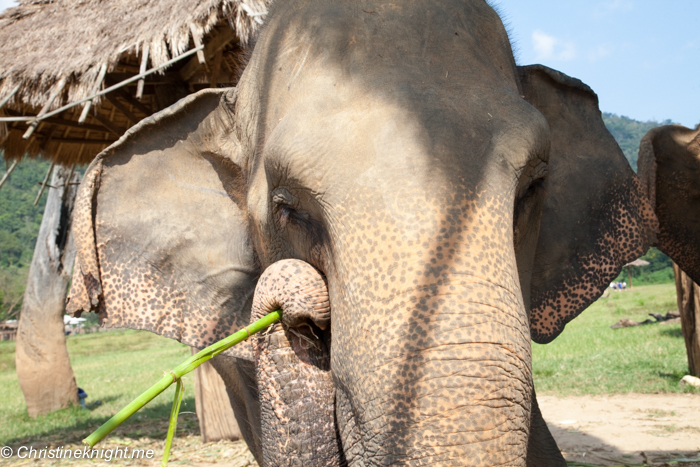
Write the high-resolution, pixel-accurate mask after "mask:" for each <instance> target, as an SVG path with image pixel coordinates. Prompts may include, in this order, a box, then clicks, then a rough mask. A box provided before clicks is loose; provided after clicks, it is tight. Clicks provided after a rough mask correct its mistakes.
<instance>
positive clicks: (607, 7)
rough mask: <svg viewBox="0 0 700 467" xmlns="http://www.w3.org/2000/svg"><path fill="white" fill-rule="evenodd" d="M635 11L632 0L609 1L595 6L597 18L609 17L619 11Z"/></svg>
mask: <svg viewBox="0 0 700 467" xmlns="http://www.w3.org/2000/svg"><path fill="white" fill-rule="evenodd" d="M633 9H634V2H633V1H632V0H607V1H605V2H601V3H599V4H597V5H596V6H595V9H594V14H595V15H596V16H608V15H610V14H612V13H615V12H618V11H631V10H633Z"/></svg>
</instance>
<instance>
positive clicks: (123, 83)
mask: <svg viewBox="0 0 700 467" xmlns="http://www.w3.org/2000/svg"><path fill="white" fill-rule="evenodd" d="M202 49H204V46H201V47H197V48H195V49H192V50H188V51H187V52H185V53H184V54H182V55H178V56H177V57H175V58H172V59H170V60H168V61H167V62H165V63H162V64H160V65H158V66H157V67H154V68H151V69H150V70H148V71H146V72H145V73H140V74H138V75H135V76H132V77H131V78H128V79H125V80H124V81H121V82H119V83H117V84H115V85H114V86H110V87H108V88H107V89H103V90H102V91H100V92H97V93H95V94H93V95H91V96H88V97H84V98H83V99H80V100H77V101H75V102H71V103H70V104H66V105H64V106H63V107H61V108H58V109H56V110H53V111H51V112H49V113H47V114H45V115H43V116H41V117H39V116H38V115H37V116H36V117H0V122H30V121H33V120H38V121H41V120H44V119H45V118H49V117H53V116H54V115H58V114H60V113H61V112H65V111H66V110H68V109H71V108H73V107H75V106H77V105H80V104H82V103H83V102H87V101H89V100H92V99H94V98H96V97H100V96H104V95H105V94H107V93H109V92H112V91H114V90H115V89H119V88H121V87H124V86H126V85H127V84H130V83H133V82H134V81H138V80H139V79H141V78H143V77H144V76H148V75H151V74H153V73H155V72H157V71H158V70H160V69H162V68H167V67H169V66H170V65H172V64H173V63H176V62H178V61H180V60H182V59H183V58H187V57H189V56H190V55H193V54H195V53H197V52H198V51H200V50H202Z"/></svg>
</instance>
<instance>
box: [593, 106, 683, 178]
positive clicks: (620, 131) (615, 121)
mask: <svg viewBox="0 0 700 467" xmlns="http://www.w3.org/2000/svg"><path fill="white" fill-rule="evenodd" d="M603 122H605V126H606V128H607V129H608V131H609V132H610V133H612V135H613V137H614V138H615V141H617V144H618V145H620V148H621V149H622V152H623V153H624V154H625V157H626V158H627V160H628V161H629V163H630V165H631V166H632V168H633V169H634V171H635V172H636V171H637V157H638V155H639V154H638V153H639V142H640V141H641V140H642V138H643V137H644V135H645V134H646V133H647V131H649V130H651V129H652V128H656V127H657V126H662V125H670V124H672V123H673V122H672V121H671V120H664V121H663V122H661V123H659V122H655V121H649V122H638V121H637V120H632V119H631V118H628V117H624V116H619V115H615V114H611V113H607V112H604V113H603Z"/></svg>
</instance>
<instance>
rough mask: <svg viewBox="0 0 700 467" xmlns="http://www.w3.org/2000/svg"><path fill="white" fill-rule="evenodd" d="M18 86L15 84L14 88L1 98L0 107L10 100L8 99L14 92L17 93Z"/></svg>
mask: <svg viewBox="0 0 700 467" xmlns="http://www.w3.org/2000/svg"><path fill="white" fill-rule="evenodd" d="M19 86H20V85H19V84H18V85H17V86H15V88H14V89H13V90H12V91H10V93H9V94H8V95H7V96H6V97H5V98H4V99H3V100H2V102H0V109H2V108H3V107H5V104H7V103H8V102H10V99H12V98H13V97H14V95H15V94H17V91H19Z"/></svg>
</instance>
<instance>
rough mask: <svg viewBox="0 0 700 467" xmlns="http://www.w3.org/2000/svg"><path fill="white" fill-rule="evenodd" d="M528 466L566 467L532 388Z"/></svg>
mask: <svg viewBox="0 0 700 467" xmlns="http://www.w3.org/2000/svg"><path fill="white" fill-rule="evenodd" d="M526 465H527V467H566V460H564V456H562V455H561V451H560V450H559V446H557V442H556V441H554V437H553V436H552V433H550V432H549V428H547V423H546V422H545V421H544V418H542V413H541V412H540V407H539V405H538V404H537V397H536V395H535V390H534V389H533V390H532V411H531V415H530V438H529V440H528V443H527V460H526Z"/></svg>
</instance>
